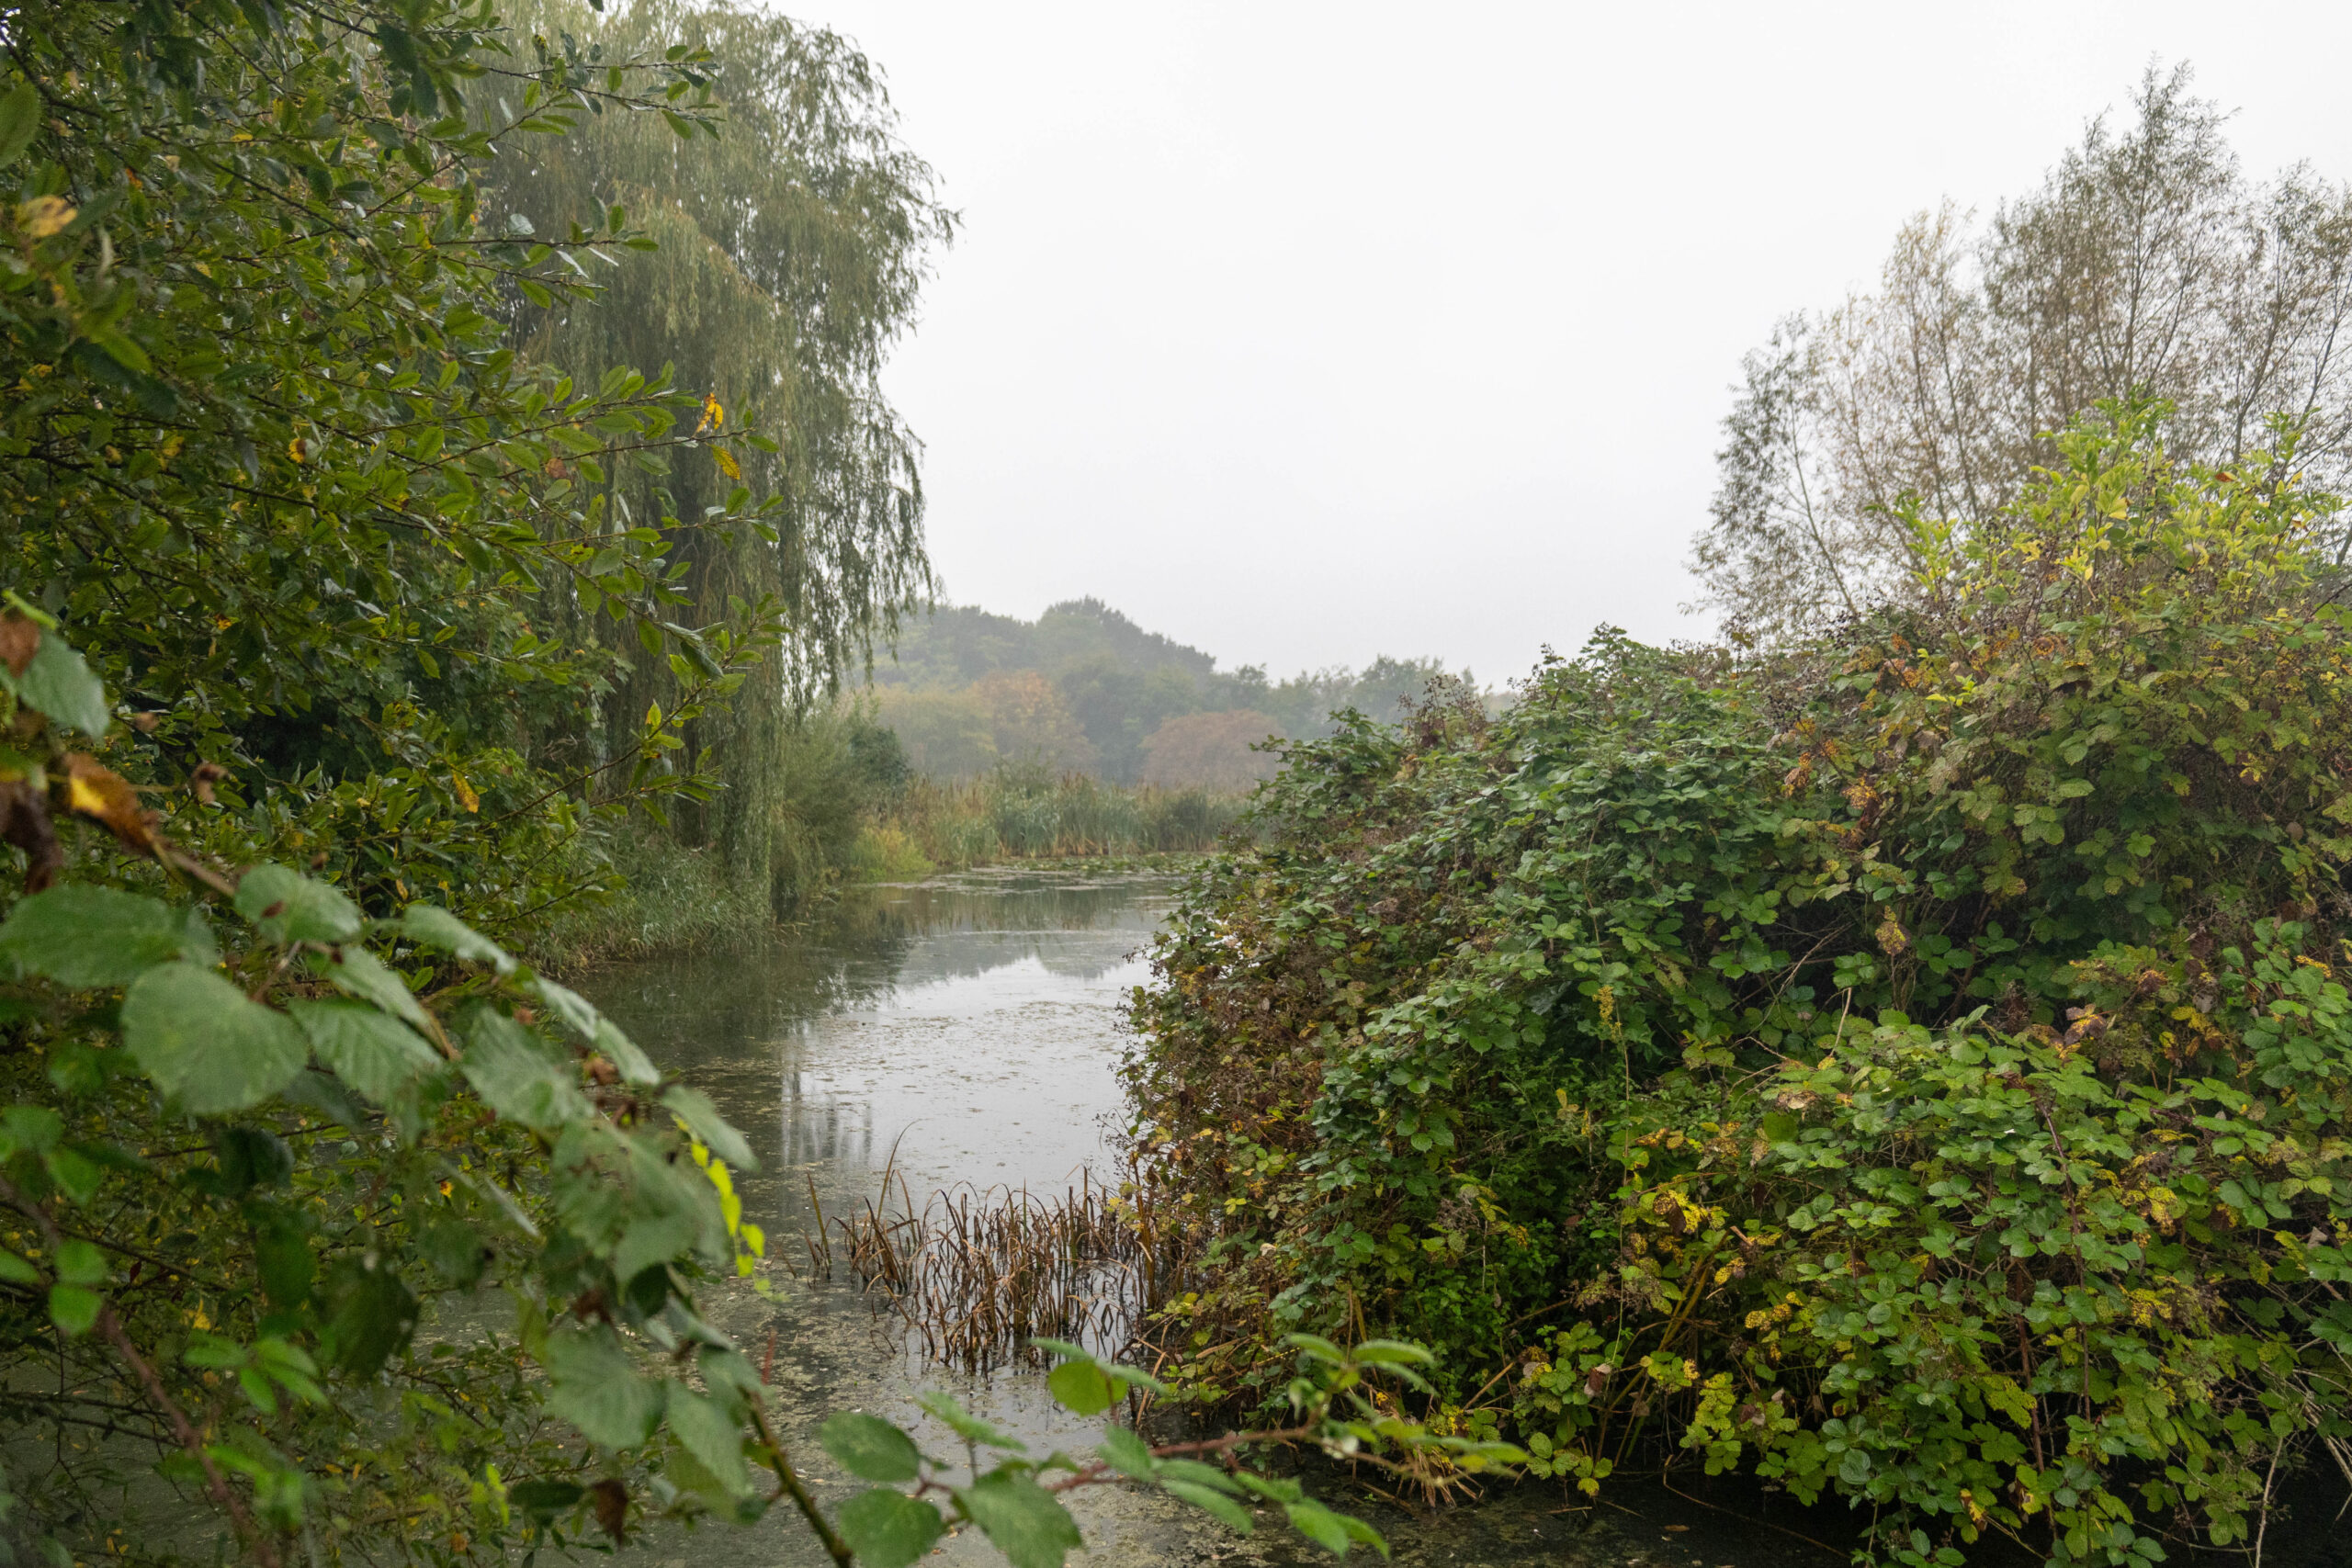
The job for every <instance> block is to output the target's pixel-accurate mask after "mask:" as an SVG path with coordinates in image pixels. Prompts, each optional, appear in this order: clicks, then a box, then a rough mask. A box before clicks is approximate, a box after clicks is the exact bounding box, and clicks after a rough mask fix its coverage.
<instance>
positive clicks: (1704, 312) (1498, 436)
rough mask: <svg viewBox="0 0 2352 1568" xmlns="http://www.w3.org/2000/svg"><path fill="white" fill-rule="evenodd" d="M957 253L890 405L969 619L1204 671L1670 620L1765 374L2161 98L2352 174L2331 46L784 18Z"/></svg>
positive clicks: (1458, 657) (2128, 22)
mask: <svg viewBox="0 0 2352 1568" xmlns="http://www.w3.org/2000/svg"><path fill="white" fill-rule="evenodd" d="M792 8H793V10H794V14H795V15H797V16H800V17H803V18H804V19H806V20H809V21H813V22H820V23H823V24H826V25H829V26H831V27H832V28H836V29H837V30H839V31H841V32H843V33H845V34H847V35H849V36H850V37H851V38H853V39H855V40H857V41H858V42H859V43H860V44H861V45H862V46H864V48H865V50H866V51H867V52H868V53H869V54H870V55H872V56H873V57H874V58H875V59H876V61H877V62H880V63H881V64H882V66H883V67H884V69H885V71H886V72H887V73H888V81H889V84H890V87H891V91H892V94H893V96H894V97H895V99H896V101H897V104H898V107H899V111H900V113H901V114H902V115H903V117H904V122H905V123H904V130H905V136H906V140H907V141H908V143H909V144H910V146H911V147H913V148H914V149H915V150H916V151H917V152H920V153H922V155H923V156H924V157H926V158H928V159H929V160H930V161H931V162H932V164H933V166H934V167H935V168H936V169H937V170H938V171H939V174H940V175H941V178H942V182H943V193H944V197H945V198H946V199H947V201H948V202H949V203H950V204H951V205H954V206H956V207H957V208H959V209H962V211H963V214H964V218H965V221H966V228H965V230H964V232H963V235H962V238H961V239H960V240H959V241H958V243H956V247H955V248H954V249H953V250H952V251H949V252H947V253H945V254H943V255H941V256H940V257H939V258H938V276H937V277H936V278H935V279H934V280H933V283H932V285H931V287H930V289H929V292H928V297H927V301H926V303H925V306H924V308H923V320H922V326H921V329H920V330H919V332H918V333H916V334H915V335H914V336H913V337H911V338H910V339H909V340H908V341H906V342H905V343H904V344H901V346H900V347H899V350H898V353H897V355H896V357H895V359H894V361H893V363H892V365H891V367H890V369H889V371H888V387H889V389H890V391H891V394H892V396H893V397H894V398H895V400H897V401H898V403H899V406H900V408H901V409H902V410H903V411H904V412H905V413H906V414H907V415H908V417H909V418H910V420H911V421H912V423H914V425H915V428H916V430H917V431H918V433H919V434H921V435H922V437H923V439H924V440H925V442H926V443H927V444H928V459H927V462H926V465H925V483H926V485H927V486H928V489H929V494H930V499H931V513H930V518H931V522H930V529H931V546H932V552H933V559H934V561H935V563H936V564H937V566H938V569H939V571H940V574H941V577H942V579H943V581H944V585H945V588H946V592H947V594H948V596H949V597H950V598H951V599H953V600H954V601H955V602H956V603H958V604H978V605H980V606H982V607H983V608H986V609H989V610H996V611H1001V612H1005V613H1009V614H1015V615H1023V616H1028V615H1035V614H1036V613H1037V612H1038V611H1039V610H1041V609H1043V608H1044V607H1045V606H1046V604H1051V603H1053V602H1054V601H1056V600H1058V599H1065V598H1071V597H1075V596H1079V595H1082V594H1093V595H1096V596H1099V597H1100V598H1102V599H1103V600H1105V601H1107V602H1109V603H1110V604H1114V605H1115V606H1117V607H1118V608H1119V609H1121V610H1124V611H1125V612H1126V613H1127V614H1128V615H1132V616H1133V617H1134V618H1135V619H1136V620H1137V621H1139V622H1140V623H1142V624H1143V625H1144V626H1147V627H1149V628H1151V629H1154V630H1158V631H1164V632H1167V633H1168V634H1170V636H1173V637H1177V638H1178V639H1180V640H1182V641H1184V642H1189V643H1193V644H1195V645H1197V646H1199V647H1201V648H1204V649H1207V650H1209V651H1210V652H1212V653H1215V654H1216V655H1217V656H1218V658H1219V660H1220V662H1221V663H1222V665H1223V666H1224V667H1226V668H1228V669H1229V668H1232V667H1233V666H1235V665H1238V664H1243V663H1256V664H1264V665H1267V666H1269V667H1271V668H1272V671H1273V672H1274V673H1275V674H1276V675H1277V676H1279V675H1283V674H1286V673H1290V672H1293V671H1296V670H1298V669H1300V668H1302V667H1306V666H1319V665H1326V664H1334V663H1346V664H1355V665H1361V664H1363V662H1365V661H1366V660H1370V659H1371V658H1372V657H1373V656H1374V654H1377V653H1394V654H1400V655H1403V654H1437V655H1441V656H1442V657H1444V658H1445V659H1446V660H1449V661H1450V662H1451V663H1453V664H1454V665H1456V666H1460V665H1462V664H1464V663H1466V664H1468V665H1470V666H1471V667H1472V668H1473V669H1474V670H1475V671H1476V673H1477V674H1478V676H1479V677H1480V679H1481V680H1482V681H1485V682H1489V683H1499V682H1502V681H1503V680H1506V679H1509V678H1510V677H1511V676H1514V675H1517V674H1520V673H1522V672H1523V671H1525V669H1526V667H1527V666H1528V665H1529V664H1530V663H1531V662H1532V660H1534V659H1535V657H1536V655H1537V652H1538V650H1539V649H1540V648H1542V646H1543V645H1544V644H1546V643H1549V644H1552V645H1553V646H1555V647H1556V648H1558V649H1561V650H1562V651H1564V652H1565V651H1571V650H1573V649H1575V648H1576V647H1577V645H1578V644H1579V643H1581V642H1582V640H1583V639H1584V638H1585V637H1586V636H1587V635H1588V634H1589V632H1590V631H1591V629H1592V627H1593V626H1595V625H1596V624H1597V623H1600V622H1603V621H1611V622H1615V623H1616V624H1618V625H1621V626H1625V627H1627V628H1629V629H1630V630H1631V631H1633V632H1634V634H1635V635H1637V636H1639V637H1646V638H1651V639H1661V640H1662V639H1667V638H1672V637H1701V636H1704V635H1706V633H1707V631H1708V629H1709V628H1708V625H1707V623H1706V622H1705V621H1704V620H1703V619H1696V618H1691V617H1686V616H1684V615H1681V614H1680V613H1679V610H1678V605H1679V604H1681V603H1682V602H1683V601H1685V600H1687V599H1688V598H1690V597H1691V580H1690V578H1689V577H1688V575H1687V574H1686V572H1685V571H1684V570H1683V567H1682V562H1683V560H1684V558H1685V557H1686V555H1687V553H1688V548H1689V542H1690V538H1691V534H1692V532H1693V530H1694V529H1695V528H1696V527H1697V526H1698V525H1700V523H1701V522H1702V520H1703V518H1704V516H1705V512H1706V504H1707V499H1708V496H1709V494H1710V492H1711V491H1712V489H1713V451H1714V448H1715V446H1716V445H1717V426H1718V422H1719V421H1720V420H1721V419H1722V417H1723V415H1724V412H1725V410H1726V408H1727V407H1728V406H1729V402H1730V393H1729V390H1728V388H1729V383H1730V381H1731V379H1732V378H1733V377H1734V375H1735V374H1736V369H1737V366H1738V361H1739V357H1740V355H1742V354H1743V353H1744V352H1745V351H1746V350H1747V349H1748V348H1749V347H1751V346H1753V345H1754V344H1757V343H1758V342H1760V341H1761V340H1762V339H1763V337H1764V336H1765V335H1766V333H1768V332H1769V331H1770V327H1771V324H1772V322H1773V321H1774V319H1775V318H1776V317H1778V316H1779V315H1781V313H1783V312H1784V311H1787V310H1792V309H1794V308H1796V307H1800V306H1820V305H1825V304H1830V303H1834V302H1835V301H1836V300H1837V299H1838V298H1839V297H1841V296H1842V295H1843V294H1844V293H1845V292H1846V291H1847V290H1848V289H1849V288H1854V287H1857V286H1864V285H1867V284H1869V283H1870V282H1871V278H1872V276H1874V274H1875V272H1876V269H1877V266H1878V265H1879V262H1880V260H1881V258H1882V257H1883V255H1884V254H1885V251H1886V249H1887V247H1888V244H1889V243H1890V242H1891V241H1892V239H1893V237H1894V231H1895V228H1896V226H1897V225H1898V224H1899V223H1901V222H1902V221H1903V220H1904V219H1905V217H1906V216H1908V215H1909V214H1911V213H1913V212H1915V211H1917V210H1918V209H1921V208H1923V207H1927V206H1930V205H1933V204H1934V203H1935V202H1937V201H1938V200H1939V199H1941V198H1943V197H1951V198H1953V199H1954V200H1956V201H1958V202H1960V203H1961V204H1962V206H1964V207H1973V208H1975V209H1978V210H1979V211H1980V212H1989V211H1990V209H1992V207H1993V206H1994V204H1995V203H1996V202H1997V201H1998V200H1999V199H2000V198H2001V197H2004V196H2007V195H2014V194H2017V193H2018V192H2021V191H2023V190H2025V189H2027V188H2029V187H2030V186H2032V185H2033V184H2034V183H2035V182H2036V181H2037V180H2038V179H2039V177H2040V175H2041V172H2042V171H2043V170H2044V169H2046V168H2047V167H2048V166H2049V165H2050V164H2052V163H2053V162H2054V161H2055V160H2056V159H2057V157H2058V156H2059V154H2060V153H2061V152H2063V151H2064V148H2065V147H2066V146H2067V145H2068V144H2069V143H2070V142H2072V141H2074V140H2075V138H2076V137H2078V136H2079V134H2080V133H2081V130H2082V127H2083V123H2084V121H2085V120H2086V118H2088V117H2090V116H2092V115H2094V114H2097V113H2098V112H2100V111H2101V110H2102V109H2106V108H2109V107H2120V106H2121V105H2122V104H2123V102H2124V100H2125V98H2126V97H2127V96H2128V94H2129V92H2130V90H2131V87H2132V85H2133V84H2134V83H2135V81H2136V80H2137V78H2138V76H2139V74H2140V73H2141V71H2142V70H2143V68H2144V67H2145V66H2146V65H2147V64H2148V63H2149V62H2151V61H2152V60H2161V61H2162V62H2165V63H2166V64H2169V63H2170V62H2176V61H2179V60H2184V59H2185V60H2188V61H2189V62H2191V63H2192V64H2194V66H2195V67H2196V70H2197V76H2198V85H2199V91H2200V92H2201V93H2202V94H2203V95H2204V96H2209V97H2211V98H2214V99H2217V100H2219V101H2220V102H2221V103H2222V104H2224V105H2225V106H2228V107H2232V108H2234V109H2235V110H2237V111H2238V113H2237V118H2236V119H2235V121H2234V122H2233V140H2234V141H2235V144H2236V146H2237V149H2238V152H2239V153H2240V155H2241V157H2242V158H2243V159H2244V161H2245V164H2246V166H2247V168H2248V169H2249V171H2250V172H2254V173H2256V174H2261V175H2268V174H2270V173H2272V172H2274V171H2275V170H2277V169H2278V167H2279V166H2280V165H2282V164H2288V163H2291V162H2294V161H2297V160H2309V161H2310V162H2312V164H2314V165H2315V166H2316V167H2317V168H2318V169H2319V170H2321V171H2322V172H2324V173H2325V174H2327V175H2330V176H2333V177H2336V178H2342V177H2344V176H2345V175H2347V174H2352V115H2347V114H2346V107H2345V93H2344V85H2345V73H2346V62H2347V61H2352V6H2346V5H2344V4H2341V3H2340V0H2339V3H2336V4H2327V5H2296V6H2283V5H2282V6H2259V5H2250V4H2244V3H2239V4H2233V5H2228V6H2217V5H2214V4H2211V0H2206V3H2204V4H2197V5H2173V4H2161V3H2146V0H2142V3H2137V4H2131V5H2122V4H2116V3H2113V0H2109V3H2107V4H2100V5H2090V4H2073V3H2058V0H2041V3H2039V4H2030V5H2024V4H2020V5H1984V4H1969V5H1964V6H1955V5H1944V6H1888V5H1884V4H1878V5H1870V6H1862V5H1853V6H1794V5H1785V4H1769V3H1768V4H1763V5H1757V4H1753V3H1750V4H1741V5H1723V6H1694V5H1679V6H1639V5H1624V4H1617V5H1610V6H1562V5H1550V6H1530V5H1501V4H1491V5H1464V4H1456V5H1452V6H1398V5H1382V4H1366V3H1361V0H1359V3H1354V4H1347V5H1337V4H1331V5H1326V4H1314V5H1308V4H1284V3H1281V0H1256V3H1254V4H1206V3H1197V4H1187V5H1182V6H1157V5H1136V4H1105V3H1103V0H1093V3H1091V4H1072V5H1045V4H1030V3H1025V0H998V3H995V4H989V5H976V4H973V3H972V0H953V3H947V0H797V3H795V4H793V6H792Z"/></svg>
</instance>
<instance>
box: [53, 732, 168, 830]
mask: <svg viewBox="0 0 2352 1568" xmlns="http://www.w3.org/2000/svg"><path fill="white" fill-rule="evenodd" d="M65 803H66V805H67V807H69V808H70V809H71V810H72V811H73V812H74V815H75V816H77V817H86V818H90V820H92V821H93V822H99V823H103V824H105V826H106V829H107V831H108V832H110V833H112V834H113V835H114V836H115V839H116V840H117V841H119V843H120V844H121V845H122V847H123V848H124V849H127V850H133V851H136V852H139V853H141V854H153V853H154V852H155V823H156V820H157V818H156V816H155V814H154V813H153V812H152V811H147V810H142V809H141V807H140V805H139V793H138V792H137V791H136V790H134V789H132V788H131V787H130V784H128V783H127V782H126V781H125V780H124V779H123V777H122V775H121V774H119V773H116V772H114V771H113V770H112V769H110V768H107V767H104V766H102V765H100V764H99V763H97V762H95V761H91V760H90V759H89V758H87V757H85V756H83V755H82V754H81V753H80V752H79V751H74V752H69V753H68V754H67V755H66V758H65Z"/></svg>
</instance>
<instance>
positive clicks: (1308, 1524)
mask: <svg viewBox="0 0 2352 1568" xmlns="http://www.w3.org/2000/svg"><path fill="white" fill-rule="evenodd" d="M1283 1513H1285V1514H1287V1515H1288V1516H1289V1517H1290V1528H1291V1529H1295V1530H1296V1531H1297V1532H1298V1533H1299V1534H1301V1535H1303V1536H1305V1537H1306V1539H1307V1540H1311V1541H1313V1542H1314V1543H1315V1544H1316V1545H1317V1546H1319V1547H1321V1548H1322V1549H1323V1550H1324V1551H1328V1552H1329V1553H1331V1555H1333V1556H1334V1557H1345V1556H1346V1555H1347V1554H1348V1528H1347V1526H1345V1525H1343V1524H1341V1523H1340V1516H1339V1515H1337V1514H1335V1513H1333V1512H1332V1511H1331V1510H1330V1509H1329V1508H1327V1507H1325V1506H1323V1505H1322V1504H1320V1503H1293V1504H1291V1505H1290V1506H1288V1507H1286V1508H1284V1509H1283Z"/></svg>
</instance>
